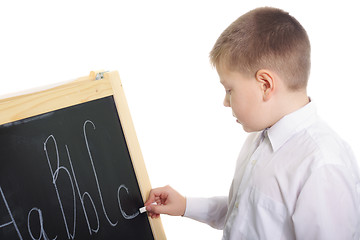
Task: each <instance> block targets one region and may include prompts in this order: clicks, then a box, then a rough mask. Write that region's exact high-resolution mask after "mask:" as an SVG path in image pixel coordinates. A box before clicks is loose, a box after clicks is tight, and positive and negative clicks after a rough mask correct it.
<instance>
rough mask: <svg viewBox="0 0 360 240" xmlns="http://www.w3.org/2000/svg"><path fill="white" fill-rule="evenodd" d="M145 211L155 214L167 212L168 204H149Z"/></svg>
mask: <svg viewBox="0 0 360 240" xmlns="http://www.w3.org/2000/svg"><path fill="white" fill-rule="evenodd" d="M146 211H148V212H150V213H155V214H169V206H167V205H149V206H147V207H146Z"/></svg>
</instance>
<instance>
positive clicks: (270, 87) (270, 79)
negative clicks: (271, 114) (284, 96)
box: [255, 69, 275, 101]
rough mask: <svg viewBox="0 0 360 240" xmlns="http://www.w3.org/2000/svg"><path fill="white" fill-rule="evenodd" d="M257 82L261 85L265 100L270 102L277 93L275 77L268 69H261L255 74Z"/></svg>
mask: <svg viewBox="0 0 360 240" xmlns="http://www.w3.org/2000/svg"><path fill="white" fill-rule="evenodd" d="M255 79H256V81H257V82H258V83H259V84H260V88H261V92H262V95H263V100H264V101H268V100H269V99H270V98H271V97H272V95H273V93H274V91H275V76H274V74H273V73H272V72H271V71H269V70H266V69H260V70H259V71H257V72H256V74H255Z"/></svg>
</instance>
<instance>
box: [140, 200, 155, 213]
mask: <svg viewBox="0 0 360 240" xmlns="http://www.w3.org/2000/svg"><path fill="white" fill-rule="evenodd" d="M151 205H157V203H156V202H153V203H152V204H151ZM139 212H140V213H144V212H146V206H145V207H142V208H139Z"/></svg>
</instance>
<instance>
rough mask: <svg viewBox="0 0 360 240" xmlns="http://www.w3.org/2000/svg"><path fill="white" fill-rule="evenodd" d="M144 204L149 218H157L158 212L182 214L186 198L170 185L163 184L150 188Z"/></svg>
mask: <svg viewBox="0 0 360 240" xmlns="http://www.w3.org/2000/svg"><path fill="white" fill-rule="evenodd" d="M152 203H156V205H152ZM145 206H146V211H147V212H148V214H149V216H150V217H151V218H158V217H159V216H160V214H168V215H172V216H183V215H184V213H185V209H186V198H185V197H183V196H182V195H181V194H179V193H178V192H177V191H175V190H174V189H173V188H171V187H170V186H165V187H161V188H155V189H152V190H151V191H150V194H149V198H148V200H147V201H146V203H145Z"/></svg>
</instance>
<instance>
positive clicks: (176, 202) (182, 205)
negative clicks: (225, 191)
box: [145, 186, 227, 229]
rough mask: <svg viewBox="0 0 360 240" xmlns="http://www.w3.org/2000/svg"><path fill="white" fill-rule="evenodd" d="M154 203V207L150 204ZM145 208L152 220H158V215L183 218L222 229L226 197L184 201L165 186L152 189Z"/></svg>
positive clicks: (184, 199) (179, 195)
mask: <svg viewBox="0 0 360 240" xmlns="http://www.w3.org/2000/svg"><path fill="white" fill-rule="evenodd" d="M154 202H155V203H156V205H153V204H152V203H154ZM145 206H146V211H147V212H148V214H149V216H150V217H152V218H158V217H159V216H160V214H168V215H172V216H185V217H189V218H192V219H194V220H197V221H200V222H203V223H207V224H209V225H210V226H212V227H214V228H217V229H222V228H223V226H224V222H225V216H226V213H227V197H214V198H188V199H186V198H185V197H184V196H182V195H181V194H180V193H178V192H177V191H175V190H174V189H173V188H171V187H170V186H165V187H161V188H155V189H152V190H151V191H150V194H149V198H148V200H147V201H146V202H145Z"/></svg>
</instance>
